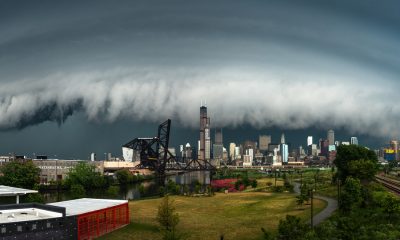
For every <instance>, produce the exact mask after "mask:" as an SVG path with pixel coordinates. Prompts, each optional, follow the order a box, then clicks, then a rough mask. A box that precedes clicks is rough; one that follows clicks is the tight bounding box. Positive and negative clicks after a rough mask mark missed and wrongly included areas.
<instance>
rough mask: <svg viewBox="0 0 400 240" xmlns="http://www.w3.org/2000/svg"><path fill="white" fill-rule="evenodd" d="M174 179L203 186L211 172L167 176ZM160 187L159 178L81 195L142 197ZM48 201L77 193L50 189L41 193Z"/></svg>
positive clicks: (151, 194)
mask: <svg viewBox="0 0 400 240" xmlns="http://www.w3.org/2000/svg"><path fill="white" fill-rule="evenodd" d="M168 180H172V181H173V182H175V183H176V184H178V185H188V186H190V185H193V184H194V183H196V182H198V183H200V184H201V185H202V186H206V185H209V184H210V172H209V171H193V172H186V173H181V174H176V175H170V176H168V177H166V179H165V182H168ZM159 187H160V184H159V183H158V180H157V179H153V180H146V181H143V182H140V183H135V184H129V185H126V186H115V187H113V188H111V190H109V189H96V190H93V191H90V192H86V193H85V194H84V195H80V196H79V197H86V198H108V199H124V200H132V199H140V198H147V197H153V196H158V195H159ZM41 195H42V196H43V198H44V200H45V202H46V203H51V202H59V201H66V200H71V199H74V198H77V197H78V196H77V195H76V194H73V193H71V192H69V191H48V192H46V193H41Z"/></svg>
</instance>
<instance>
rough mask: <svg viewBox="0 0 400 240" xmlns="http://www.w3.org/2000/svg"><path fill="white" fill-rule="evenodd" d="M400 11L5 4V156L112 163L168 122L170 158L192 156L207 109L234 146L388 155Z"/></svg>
mask: <svg viewBox="0 0 400 240" xmlns="http://www.w3.org/2000/svg"><path fill="white" fill-rule="evenodd" d="M155 3H157V4H155ZM399 7H400V6H399V3H398V2H396V1H389V0H387V1H385V4H374V2H372V1H361V0H355V1H351V2H348V1H345V0H340V1H330V2H320V1H316V0H308V1H296V2H295V3H294V2H292V1H286V0H284V1H276V0H271V1H264V2H252V3H249V2H248V1H237V2H235V3H232V2H231V1H222V0H221V1H202V2H196V3H189V2H187V1H182V0H180V1H174V2H171V3H165V2H148V1H120V2H118V4H116V3H111V2H108V1H105V0H104V1H103V0H99V1H96V3H93V2H90V1H81V2H79V3H78V2H69V1H68V2H58V3H55V2H52V1H42V2H40V3H36V2H35V3H33V2H25V3H24V4H20V3H19V1H3V2H2V3H1V5H0V16H1V17H0V19H1V20H2V21H0V27H1V29H2V34H1V36H0V54H1V55H0V56H1V57H0V84H1V88H0V136H1V137H0V152H3V153H8V152H21V153H33V152H40V153H43V154H48V155H63V156H66V155H77V157H79V158H82V157H84V156H88V155H89V154H90V153H91V152H97V153H98V154H101V152H112V153H113V154H117V153H118V151H117V149H119V148H120V146H121V144H123V143H124V142H125V141H127V140H129V139H131V138H132V137H134V136H140V135H150V136H152V135H154V126H157V124H158V123H160V122H162V121H164V120H165V119H167V118H170V119H172V120H173V129H174V131H175V132H173V133H172V143H173V144H174V146H175V147H178V146H179V145H180V144H181V143H182V142H190V143H191V145H192V146H197V142H196V141H197V140H196V138H194V135H195V134H194V133H195V131H196V129H197V128H198V107H199V102H200V101H201V100H202V99H207V102H208V104H209V106H210V108H209V112H208V114H209V115H210V116H212V117H213V121H212V126H213V127H216V128H223V129H224V136H225V137H226V139H232V141H235V138H239V140H237V141H239V142H240V141H242V140H243V141H244V140H246V139H254V140H256V139H257V138H258V135H259V134H269V132H273V135H274V138H275V135H280V134H281V133H282V132H284V133H285V135H286V136H287V139H292V140H291V142H294V143H295V145H300V144H298V143H300V142H301V143H303V141H304V140H303V138H304V136H303V134H304V135H308V134H310V135H313V136H316V137H315V139H314V140H318V139H319V138H325V136H326V131H327V130H328V129H333V130H335V133H336V132H337V133H338V135H337V136H335V137H339V138H341V137H342V138H348V137H351V136H358V137H359V141H360V143H362V144H365V145H366V146H369V147H371V148H376V147H379V146H382V145H383V144H386V143H387V142H388V141H389V140H390V139H397V138H398V137H400V121H399V120H400V117H399V116H400V108H398V107H397V106H396V105H395V104H394V99H396V98H397V95H398V94H397V91H396V89H399V88H400V83H399V81H398V76H399V73H400V72H399V69H400V68H399V66H400V61H399V59H398V57H397V56H398V55H399V53H400V46H399V44H398V42H399V40H400V32H399V31H398V27H397V26H398V25H399V23H400V19H399V17H398V13H397V9H399ZM88 9H90V11H88ZM38 16H40V17H38ZM256 132H257V133H256ZM258 132H259V133H258ZM275 132H280V133H275ZM300 132H302V134H300ZM197 135H198V134H197ZM291 135H292V136H291ZM192 136H193V137H192ZM274 141H275V140H274ZM301 145H302V144H301ZM225 147H226V143H225ZM70 157H74V156H70Z"/></svg>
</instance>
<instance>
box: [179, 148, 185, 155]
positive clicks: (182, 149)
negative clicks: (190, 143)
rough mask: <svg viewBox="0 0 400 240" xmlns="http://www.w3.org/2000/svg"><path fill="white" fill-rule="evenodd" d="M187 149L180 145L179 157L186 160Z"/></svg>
mask: <svg viewBox="0 0 400 240" xmlns="http://www.w3.org/2000/svg"><path fill="white" fill-rule="evenodd" d="M184 150H185V149H184V148H183V145H179V155H180V157H181V158H184V155H185V151H184Z"/></svg>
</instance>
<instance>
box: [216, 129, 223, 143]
mask: <svg viewBox="0 0 400 240" xmlns="http://www.w3.org/2000/svg"><path fill="white" fill-rule="evenodd" d="M215 144H219V145H224V143H223V138H222V128H217V129H215Z"/></svg>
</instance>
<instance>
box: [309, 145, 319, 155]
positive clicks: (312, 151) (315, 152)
mask: <svg viewBox="0 0 400 240" xmlns="http://www.w3.org/2000/svg"><path fill="white" fill-rule="evenodd" d="M317 155H318V147H317V144H311V145H309V146H308V156H317Z"/></svg>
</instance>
